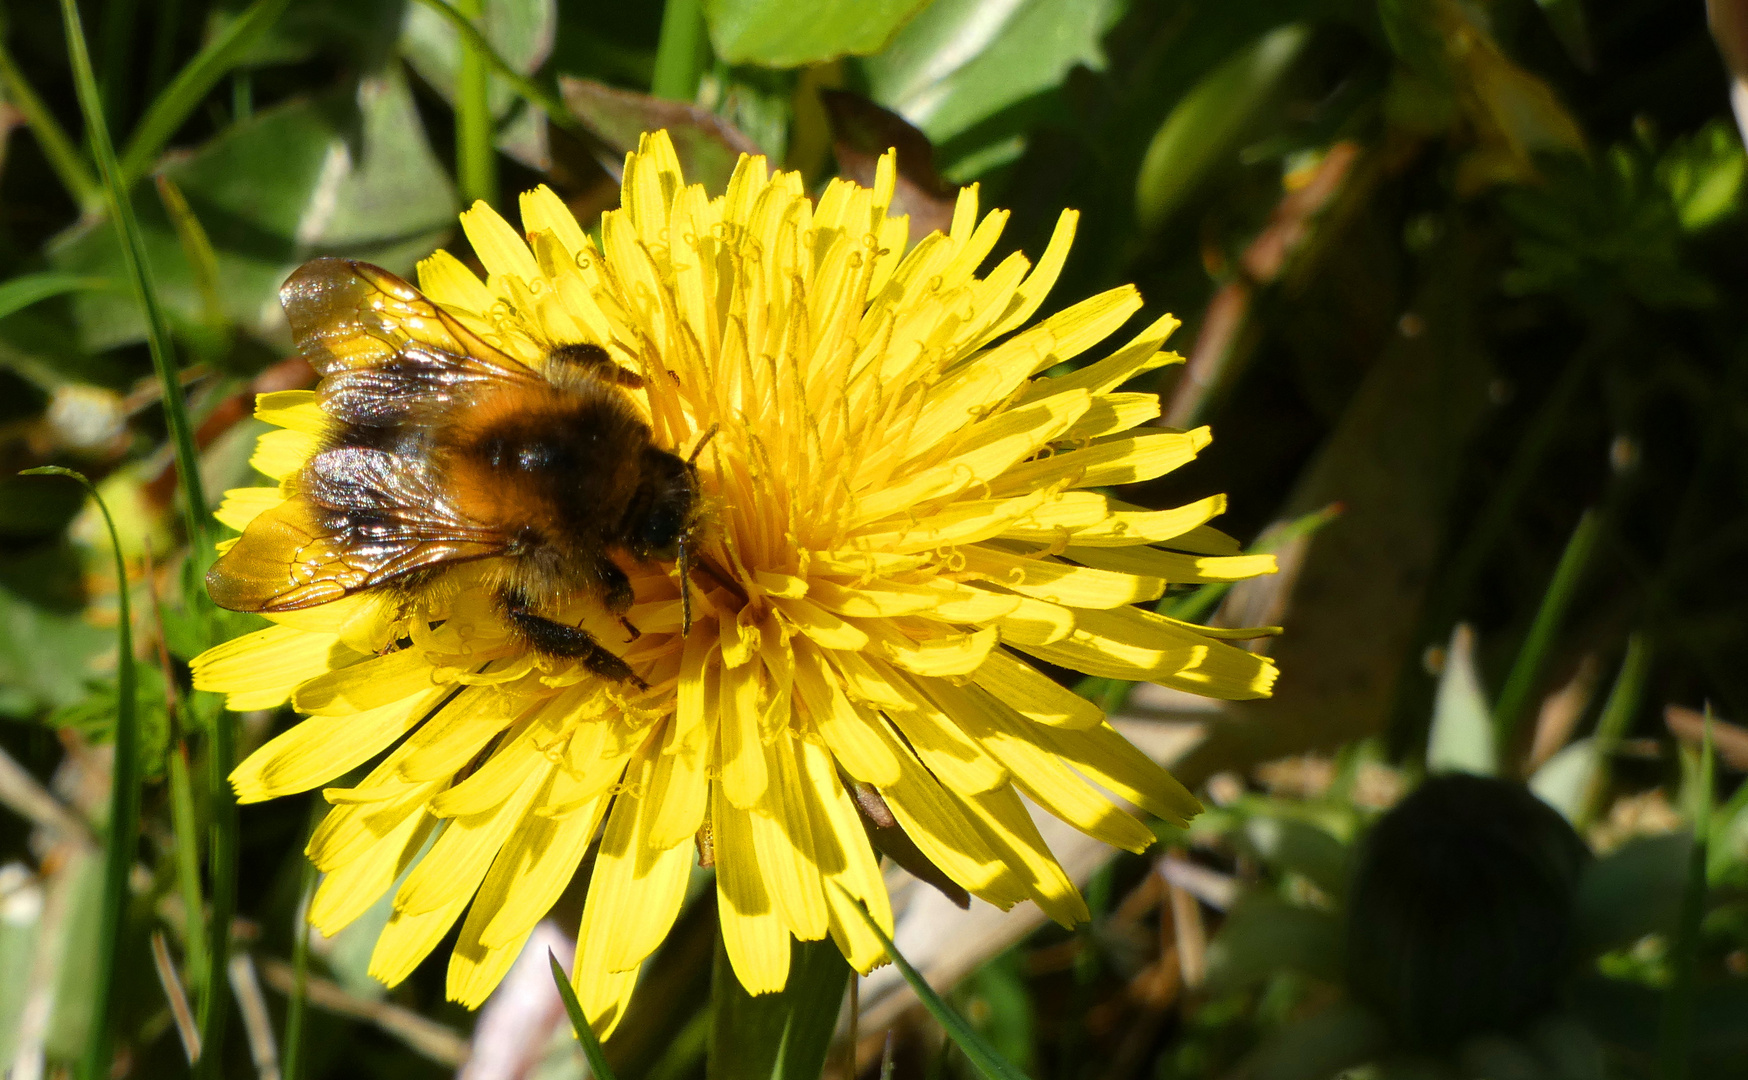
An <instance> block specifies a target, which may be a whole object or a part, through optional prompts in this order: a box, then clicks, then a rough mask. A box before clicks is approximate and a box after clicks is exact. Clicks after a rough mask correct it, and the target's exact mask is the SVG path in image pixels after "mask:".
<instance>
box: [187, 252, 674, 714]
mask: <svg viewBox="0 0 1748 1080" xmlns="http://www.w3.org/2000/svg"><path fill="white" fill-rule="evenodd" d="M280 297H281V301H282V302H283V304H284V306H285V310H286V314H287V317H288V319H289V320H290V323H291V328H292V332H293V334H294V336H295V338H296V340H297V343H298V345H299V348H300V349H301V351H302V354H303V355H304V356H305V357H306V358H307V359H308V360H309V361H310V363H311V365H312V366H313V367H314V368H315V370H316V371H317V373H318V374H319V375H320V376H321V382H320V384H319V385H318V386H317V395H318V400H319V402H320V404H321V407H322V409H323V411H324V412H325V413H326V414H327V416H328V418H329V420H330V424H329V426H328V430H327V432H326V434H325V436H324V437H323V439H322V441H321V443H320V445H319V446H318V448H317V450H316V452H315V453H314V454H313V455H312V456H311V457H310V459H309V460H308V462H307V463H306V464H305V465H304V466H303V468H302V469H301V470H300V471H299V472H298V473H297V474H295V475H294V476H292V477H291V478H289V479H288V481H287V491H288V495H289V497H288V498H287V499H286V501H285V502H284V503H282V504H280V505H279V506H278V507H275V508H274V509H272V510H269V511H268V512H266V513H264V514H262V515H261V516H260V517H257V518H256V519H255V520H254V521H252V522H250V524H249V526H248V527H247V528H246V529H245V530H244V531H243V535H242V537H241V538H239V540H238V541H237V543H236V544H235V545H234V546H233V547H232V548H231V549H230V550H228V551H227V552H225V554H224V555H223V556H221V557H220V558H219V560H218V562H217V563H215V564H214V566H213V568H212V570H211V571H210V572H209V573H208V575H207V588H208V591H209V592H210V593H211V594H212V597H213V600H214V602H216V603H217V604H219V606H221V607H225V608H229V609H231V610H233V611H254V612H264V613H270V612H275V611H291V610H296V609H299V608H305V607H311V606H314V605H317V604H322V603H327V602H330V601H332V600H337V599H340V598H341V597H344V596H349V595H352V594H355V593H358V592H362V591H365V590H383V591H385V592H388V593H390V594H392V595H396V596H399V597H401V598H403V599H411V598H415V597H418V596H421V595H428V594H429V593H431V592H432V591H433V590H436V589H439V588H441V586H442V582H443V579H444V577H445V576H446V574H447V573H448V571H449V570H451V569H452V568H454V567H455V566H457V565H459V564H463V563H476V562H480V561H482V560H484V565H483V567H482V569H484V570H485V571H486V573H485V579H486V580H487V581H488V582H489V583H490V587H491V588H492V590H493V592H494V594H495V595H496V597H497V601H498V607H499V610H500V611H501V613H502V615H503V617H504V619H505V621H506V623H507V625H508V627H509V628H510V630H511V632H512V633H513V634H515V635H516V636H518V637H520V638H521V639H523V640H524V641H525V642H526V643H527V645H528V646H529V647H530V648H531V649H533V650H535V651H536V652H539V653H541V654H543V655H546V656H549V657H553V658H562V659H574V660H577V661H579V662H581V663H582V664H584V665H585V666H586V667H588V668H589V669H590V670H592V671H594V672H595V673H597V674H599V675H601V676H603V677H605V678H609V679H614V680H620V681H630V682H633V683H637V684H639V685H641V682H642V681H641V680H640V679H638V678H637V676H636V675H634V674H633V673H632V671H631V669H630V667H628V666H627V665H626V663H625V662H624V661H623V660H622V659H620V658H619V657H618V656H617V655H616V654H614V653H613V652H612V651H611V650H609V649H607V648H606V647H605V646H604V645H602V644H601V643H600V642H599V641H597V640H596V639H595V638H594V636H593V635H591V634H590V633H589V632H588V631H586V630H584V629H582V628H581V627H577V626H572V625H569V624H568V623H564V622H560V621H557V620H555V619H553V618H551V617H549V615H548V614H543V612H552V611H555V610H557V609H558V608H559V607H561V606H562V605H563V604H564V603H565V602H566V601H567V600H568V599H569V598H571V597H573V596H575V595H578V594H586V595H589V596H592V597H595V598H596V599H598V600H599V601H600V602H601V603H602V604H603V605H604V606H605V607H606V608H607V610H609V611H610V612H612V613H613V614H615V615H618V616H619V617H620V621H621V623H622V624H623V625H624V626H625V628H626V630H627V631H628V632H629V634H630V635H631V637H632V638H633V639H635V638H636V637H637V635H638V631H637V629H636V627H634V626H632V625H631V623H630V622H629V621H627V620H626V619H625V618H624V615H625V612H626V611H627V610H628V609H629V608H630V606H631V601H632V588H631V582H630V579H629V578H628V577H627V575H626V572H625V570H624V569H623V568H622V567H621V565H620V564H619V562H618V561H616V556H620V557H625V558H629V559H631V560H633V561H635V562H639V563H648V562H653V561H666V560H676V561H677V562H678V563H679V570H680V575H681V598H682V606H683V608H684V610H685V619H684V621H685V623H686V624H687V625H688V627H689V624H690V587H689V584H688V583H687V581H686V575H687V573H688V571H689V562H690V557H689V556H690V554H691V553H690V552H689V550H688V548H689V547H691V546H693V545H694V544H695V542H696V536H697V533H698V531H699V529H700V528H701V525H702V518H703V513H702V503H701V500H700V498H699V489H698V473H697V469H696V467H695V465H694V459H695V458H696V455H697V452H698V451H699V450H701V449H702V447H703V445H704V442H705V441H707V440H708V438H709V436H708V435H706V436H705V437H704V438H703V439H700V440H699V441H698V443H697V445H696V447H695V448H694V450H693V454H692V457H691V458H681V457H679V456H678V455H676V454H674V453H672V452H670V451H669V450H666V449H663V448H662V447H659V446H657V445H655V444H654V442H653V436H652V433H651V431H650V428H649V425H648V424H647V423H646V422H645V421H644V420H643V418H642V417H641V416H640V415H639V414H638V412H637V410H636V408H635V407H634V406H633V404H632V402H631V399H630V398H629V396H628V395H627V393H626V391H627V390H628V389H632V388H636V387H638V386H641V385H642V380H641V377H640V376H638V375H637V374H636V373H634V372H631V371H628V370H626V369H625V368H623V367H620V366H619V365H618V364H616V363H614V362H613V360H612V358H611V356H610V355H609V354H608V352H607V351H606V350H605V349H603V348H601V347H600V346H599V345H594V344H587V343H567V344H560V345H556V346H554V347H552V348H551V349H549V350H548V352H547V355H546V356H545V358H544V360H543V362H542V363H541V365H540V367H539V368H538V370H536V369H535V368H531V367H529V366H527V365H524V364H522V363H520V362H518V361H516V360H514V359H512V358H510V357H508V356H506V355H504V354H503V353H501V352H499V351H498V350H497V349H495V348H493V347H492V346H491V345H489V344H487V343H486V342H484V341H482V340H481V339H480V338H479V337H478V336H476V335H474V334H473V333H471V332H470V331H468V330H467V329H466V328H465V327H463V326H462V325H461V324H460V323H459V322H457V321H456V320H455V319H454V318H452V317H451V316H449V315H448V314H447V313H446V312H444V311H442V310H441V309H440V308H438V307H436V305H434V304H432V303H430V302H429V301H428V300H426V299H425V298H424V297H423V296H422V295H420V294H419V292H418V290H417V289H415V288H413V287H412V286H411V285H409V284H407V283H406V282H405V281H402V280H401V279H400V278H398V277H395V276H394V275H393V274H390V273H388V272H387V271H386V270H383V269H381V268H379V267H375V266H371V265H370V264H368V263H359V262H351V261H347V260H342V259H318V260H315V261H313V262H310V263H307V264H305V265H304V266H303V267H302V268H300V269H299V270H298V271H297V272H296V273H294V274H293V275H292V276H291V278H290V279H289V280H288V281H287V282H286V284H285V286H284V287H283V288H282V289H281V291H280Z"/></svg>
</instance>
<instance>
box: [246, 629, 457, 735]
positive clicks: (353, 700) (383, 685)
mask: <svg viewBox="0 0 1748 1080" xmlns="http://www.w3.org/2000/svg"><path fill="white" fill-rule="evenodd" d="M266 632H267V631H265V630H263V631H262V633H263V634H265V633H266ZM221 648H222V646H221ZM431 671H432V664H431V659H430V658H429V657H428V656H426V655H425V652H424V650H422V649H419V648H417V647H415V648H411V649H401V650H399V651H396V652H392V653H389V654H387V655H386V656H373V657H371V658H369V659H368V660H362V661H360V662H358V663H356V664H350V665H348V666H346V667H342V668H339V669H337V670H334V671H328V672H326V673H325V674H322V675H318V676H316V677H315V678H313V679H310V680H309V681H308V682H305V683H303V684H302V685H300V686H299V687H298V688H297V692H296V694H294V695H293V696H292V705H293V706H294V707H295V708H296V709H297V711H298V712H301V713H309V714H310V715H312V716H340V715H345V714H348V713H360V712H364V711H365V710H366V709H375V708H377V707H379V706H382V705H387V704H389V703H390V702H392V701H400V700H402V699H404V698H409V697H412V696H413V695H414V694H420V693H423V692H424V691H426V690H429V689H431Z"/></svg>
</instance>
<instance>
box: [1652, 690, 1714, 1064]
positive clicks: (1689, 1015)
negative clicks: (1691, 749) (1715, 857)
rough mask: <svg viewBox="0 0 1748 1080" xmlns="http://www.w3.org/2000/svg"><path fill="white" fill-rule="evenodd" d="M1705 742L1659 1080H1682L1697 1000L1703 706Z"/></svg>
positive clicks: (1707, 810)
mask: <svg viewBox="0 0 1748 1080" xmlns="http://www.w3.org/2000/svg"><path fill="white" fill-rule="evenodd" d="M1705 716H1706V724H1705V737H1704V741H1703V742H1702V743H1701V745H1700V759H1699V777H1698V782H1697V783H1696V784H1695V785H1694V787H1695V789H1696V790H1695V791H1694V793H1693V802H1692V806H1691V807H1690V808H1689V810H1690V816H1691V817H1692V819H1693V850H1692V852H1691V854H1689V856H1688V863H1687V887H1686V888H1685V889H1684V890H1683V891H1682V895H1681V923H1680V925H1679V928H1678V929H1677V931H1676V936H1675V942H1674V946H1673V950H1672V957H1671V958H1672V960H1673V961H1674V967H1675V977H1674V978H1673V979H1672V980H1670V984H1669V989H1668V991H1666V992H1665V994H1664V996H1663V1017H1662V1023H1661V1024H1660V1025H1659V1028H1658V1038H1657V1057H1658V1059H1659V1060H1660V1062H1661V1064H1662V1068H1660V1069H1659V1070H1658V1072H1657V1075H1658V1076H1659V1077H1660V1078H1661V1080H1686V1077H1687V1075H1688V1070H1689V1066H1690V1065H1691V1064H1692V1061H1691V1058H1692V1055H1693V1028H1694V1012H1695V1009H1696V999H1697V998H1698V996H1699V984H1698V979H1699V945H1700V940H1699V939H1700V923H1701V922H1703V921H1704V919H1705V908H1706V859H1707V855H1706V849H1707V841H1708V839H1709V838H1710V833H1711V819H1712V800H1713V792H1712V784H1713V774H1714V772H1715V767H1714V762H1713V752H1712V710H1711V706H1710V705H1707V706H1706V714H1705Z"/></svg>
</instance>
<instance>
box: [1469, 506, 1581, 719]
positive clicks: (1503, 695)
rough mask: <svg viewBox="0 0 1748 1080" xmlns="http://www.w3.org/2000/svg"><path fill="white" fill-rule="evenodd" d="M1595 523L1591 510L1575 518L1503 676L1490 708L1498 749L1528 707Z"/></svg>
mask: <svg viewBox="0 0 1748 1080" xmlns="http://www.w3.org/2000/svg"><path fill="white" fill-rule="evenodd" d="M1599 524H1600V522H1599V519H1598V518H1597V516H1596V511H1594V510H1586V511H1585V512H1584V516H1582V517H1580V518H1579V519H1578V526H1577V527H1576V528H1575V529H1573V530H1572V537H1571V539H1569V540H1567V541H1566V550H1565V551H1563V552H1561V553H1560V562H1559V565H1557V566H1556V567H1554V577H1553V579H1552V580H1551V581H1549V582H1548V589H1547V592H1545V593H1543V594H1542V603H1541V606H1540V607H1539V608H1537V609H1536V617H1535V619H1534V621H1532V622H1531V623H1530V629H1529V635H1528V636H1527V637H1525V638H1524V642H1523V647H1522V648H1520V649H1518V651H1517V659H1516V661H1514V662H1513V663H1512V665H1511V674H1510V675H1508V676H1506V679H1505V688H1504V689H1502V690H1501V691H1500V692H1499V700H1498V701H1497V702H1496V703H1495V704H1494V706H1493V722H1494V724H1495V725H1497V729H1498V736H1499V738H1498V745H1499V746H1500V747H1501V748H1502V749H1503V748H1506V747H1509V746H1510V745H1511V735H1512V732H1513V731H1515V730H1516V728H1517V722H1518V720H1519V719H1520V718H1521V717H1522V715H1523V711H1524V709H1525V708H1527V707H1528V706H1529V703H1530V695H1531V694H1533V693H1535V690H1536V683H1537V680H1539V679H1540V678H1541V674H1542V666H1543V665H1544V664H1545V663H1546V662H1547V659H1548V651H1549V650H1550V649H1551V648H1553V645H1554V635H1555V634H1557V633H1559V630H1560V623H1561V621H1562V620H1563V619H1564V618H1565V616H1566V609H1567V608H1569V607H1571V606H1572V597H1573V594H1574V593H1575V592H1576V591H1577V586H1578V580H1579V579H1580V578H1581V577H1583V576H1584V570H1585V568H1586V567H1588V566H1589V565H1590V555H1591V552H1593V551H1595V550H1596V538H1597V533H1598V527H1599Z"/></svg>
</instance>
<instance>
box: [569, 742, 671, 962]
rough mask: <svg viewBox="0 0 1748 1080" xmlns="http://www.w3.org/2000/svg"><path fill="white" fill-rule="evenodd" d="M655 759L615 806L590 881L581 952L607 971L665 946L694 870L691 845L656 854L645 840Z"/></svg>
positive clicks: (637, 771)
mask: <svg viewBox="0 0 1748 1080" xmlns="http://www.w3.org/2000/svg"><path fill="white" fill-rule="evenodd" d="M656 756H658V755H656V754H655V753H654V752H653V749H652V751H651V752H649V753H645V754H643V755H641V756H640V757H639V759H638V761H637V762H636V763H635V764H634V765H633V766H632V769H631V771H630V772H629V774H628V775H630V776H632V777H634V778H635V779H634V782H633V784H632V786H630V787H628V788H627V789H626V790H625V791H623V792H621V793H620V795H619V797H618V798H617V799H615V800H614V802H613V811H612V813H611V814H609V815H608V818H607V828H606V831H604V832H603V833H602V834H601V847H600V850H599V852H598V853H597V854H596V856H595V869H594V872H593V873H592V874H591V875H590V877H589V896H588V901H587V902H586V903H585V905H584V907H583V922H582V927H581V929H580V930H579V931H578V939H577V940H578V942H579V945H578V948H579V950H580V952H581V954H582V955H585V956H589V957H595V956H597V955H599V961H598V962H599V963H600V964H601V965H602V966H603V967H604V968H605V969H606V970H608V971H627V970H631V969H634V968H636V967H637V965H639V964H641V963H642V962H643V960H644V958H645V957H647V956H648V955H649V954H650V953H652V952H654V951H655V948H656V946H657V945H660V944H661V942H662V938H663V937H665V936H666V935H667V932H668V928H669V927H671V926H673V924H674V919H675V917H676V916H678V915H679V913H680V901H681V900H682V899H683V898H684V897H685V894H686V878H687V875H688V873H689V871H690V870H691V868H692V845H690V844H685V843H682V844H676V845H674V846H673V847H671V848H668V849H666V850H658V849H655V848H652V847H651V846H650V844H649V842H648V839H647V837H646V834H645V830H646V829H647V827H648V824H649V817H650V814H651V813H652V808H651V806H650V805H649V800H648V799H647V798H646V797H644V796H643V795H642V792H646V791H647V790H648V784H649V778H650V775H651V772H652V770H653V768H654V765H655V762H654V759H655V757H656Z"/></svg>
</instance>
